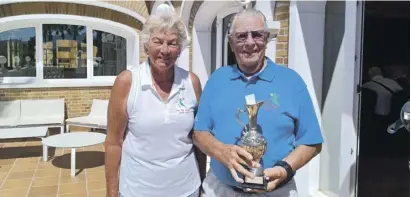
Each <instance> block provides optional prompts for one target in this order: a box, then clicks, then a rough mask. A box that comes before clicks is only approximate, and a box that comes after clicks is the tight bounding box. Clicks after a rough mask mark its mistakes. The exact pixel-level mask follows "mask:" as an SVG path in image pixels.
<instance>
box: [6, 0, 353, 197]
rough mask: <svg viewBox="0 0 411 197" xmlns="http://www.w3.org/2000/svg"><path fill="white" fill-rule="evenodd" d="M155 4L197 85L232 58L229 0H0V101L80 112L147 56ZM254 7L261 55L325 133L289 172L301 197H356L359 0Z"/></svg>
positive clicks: (231, 4) (232, 10)
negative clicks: (49, 101)
mask: <svg viewBox="0 0 411 197" xmlns="http://www.w3.org/2000/svg"><path fill="white" fill-rule="evenodd" d="M161 3H168V4H170V5H171V6H172V7H173V8H174V9H175V11H176V12H177V13H178V14H179V15H180V16H181V17H182V19H183V21H184V23H185V24H186V27H187V30H188V33H189V37H190V44H189V46H188V47H187V48H186V49H185V50H184V51H183V52H182V54H181V55H180V57H179V60H178V62H179V63H178V64H179V66H181V67H184V68H185V69H187V70H191V71H193V72H195V73H196V74H197V75H198V76H199V78H200V80H201V83H202V85H203V86H204V85H205V83H206V81H207V79H208V77H209V76H210V74H211V73H212V72H213V71H214V70H215V69H217V68H219V67H221V66H223V65H225V64H227V63H230V61H232V59H233V56H232V53H231V52H230V48H229V47H228V42H227V33H226V32H227V26H228V23H227V21H228V20H229V18H230V17H232V14H233V13H235V12H238V11H239V10H241V9H242V6H241V5H240V4H239V3H238V2H237V1H184V0H183V1H62V0H61V1H60V0H44V1H31V0H12V1H11V0H2V1H0V66H1V69H0V73H1V74H0V100H13V99H43V98H64V99H65V105H66V113H67V114H66V118H71V117H77V116H83V115H87V114H88V113H89V110H90V106H91V101H92V99H108V98H109V96H110V89H111V86H112V85H113V82H114V80H115V77H116V75H117V74H119V73H120V72H121V71H122V70H124V69H126V68H130V67H133V66H136V65H138V64H139V62H141V61H143V60H144V59H145V58H146V55H145V53H144V51H143V47H142V46H141V44H140V40H139V33H140V31H141V30H142V26H143V24H144V22H145V20H146V18H147V17H148V16H149V14H150V13H151V12H152V11H153V10H155V8H156V7H157V6H158V5H159V4H161ZM252 6H254V7H255V8H256V9H259V10H261V11H262V12H263V13H264V14H265V16H266V18H267V20H268V21H270V24H272V28H274V29H276V30H277V31H278V33H277V36H276V37H274V38H272V39H271V40H270V41H269V45H268V49H267V53H266V55H267V56H268V57H270V58H272V59H273V60H275V62H276V63H277V64H280V65H283V66H288V67H289V68H291V69H294V70H296V71H297V72H298V73H300V75H301V76H302V77H303V79H304V80H305V81H306V83H307V85H308V89H309V92H310V95H311V97H312V99H313V102H314V105H315V108H316V111H317V116H318V118H319V121H320V123H321V126H322V128H323V132H324V137H325V141H326V143H325V144H324V148H323V151H322V153H321V155H319V156H317V157H316V158H314V159H313V160H312V161H311V162H310V163H309V164H308V165H307V166H305V167H304V168H303V169H301V170H299V172H298V174H297V177H296V179H297V187H298V190H299V193H300V196H302V197H308V196H315V197H321V196H342V197H348V196H354V195H355V184H356V180H355V168H356V167H355V166H356V165H355V163H356V152H357V148H356V142H357V135H356V130H357V122H356V118H357V115H356V114H357V111H356V110H357V109H358V106H356V102H357V101H358V98H357V95H356V93H355V92H356V91H355V86H356V84H357V83H358V80H357V78H358V77H357V75H358V74H357V71H358V69H359V68H358V62H357V61H355V55H356V53H358V51H357V48H358V47H357V42H356V38H357V37H358V34H357V31H356V29H358V28H359V27H360V26H359V23H358V21H359V19H360V17H359V15H360V14H359V13H360V11H361V4H360V5H358V4H357V2H355V1H346V2H344V1H341V2H325V1H324V2H320V1H312V2H309V1H298V2H296V1H291V2H290V1H275V0H272V1H265V0H264V1H256V2H253V3H252ZM328 57H331V59H330V58H328ZM329 65H332V66H331V67H329Z"/></svg>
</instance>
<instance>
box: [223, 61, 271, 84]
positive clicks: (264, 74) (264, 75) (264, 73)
mask: <svg viewBox="0 0 411 197" xmlns="http://www.w3.org/2000/svg"><path fill="white" fill-rule="evenodd" d="M265 60H266V62H267V63H266V65H265V66H264V67H263V68H262V69H261V71H260V72H258V73H256V74H254V75H253V76H251V77H247V76H245V75H244V73H242V72H241V71H240V69H239V68H238V65H233V66H232V68H233V70H232V71H233V74H232V75H231V79H239V78H240V77H243V78H245V79H247V78H248V79H251V78H254V77H258V78H259V79H261V80H265V81H270V82H271V81H272V80H273V79H274V77H275V74H276V72H275V66H273V65H274V62H272V61H271V60H270V58H267V57H265Z"/></svg>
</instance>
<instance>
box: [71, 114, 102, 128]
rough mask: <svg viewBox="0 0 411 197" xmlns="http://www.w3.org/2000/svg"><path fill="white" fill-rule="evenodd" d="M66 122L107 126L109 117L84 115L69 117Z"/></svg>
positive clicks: (99, 126)
mask: <svg viewBox="0 0 411 197" xmlns="http://www.w3.org/2000/svg"><path fill="white" fill-rule="evenodd" d="M66 123H67V124H71V125H76V126H85V127H98V128H106V127H107V118H106V117H101V116H100V117H92V116H83V117H76V118H69V119H67V120H66Z"/></svg>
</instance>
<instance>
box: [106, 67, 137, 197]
mask: <svg viewBox="0 0 411 197" xmlns="http://www.w3.org/2000/svg"><path fill="white" fill-rule="evenodd" d="M130 87H131V72H130V71H123V72H121V73H120V74H119V75H118V76H117V78H116V80H115V82H114V85H113V87H112V89H111V96H110V100H109V104H108V110H107V137H106V141H105V169H106V186H107V197H118V188H119V179H118V177H119V166H120V161H121V150H122V146H123V139H124V133H125V130H126V127H127V122H128V115H127V98H128V94H129V91H130Z"/></svg>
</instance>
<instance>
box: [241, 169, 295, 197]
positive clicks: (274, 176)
mask: <svg viewBox="0 0 411 197" xmlns="http://www.w3.org/2000/svg"><path fill="white" fill-rule="evenodd" d="M264 178H265V179H266V180H267V182H268V184H267V189H266V190H255V189H247V192H257V193H265V192H271V191H273V190H274V189H276V188H277V186H278V185H279V184H280V183H281V182H283V181H284V180H285V179H286V178H287V171H286V170H285V169H284V168H282V167H280V166H276V167H274V168H267V169H265V170H264Z"/></svg>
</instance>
